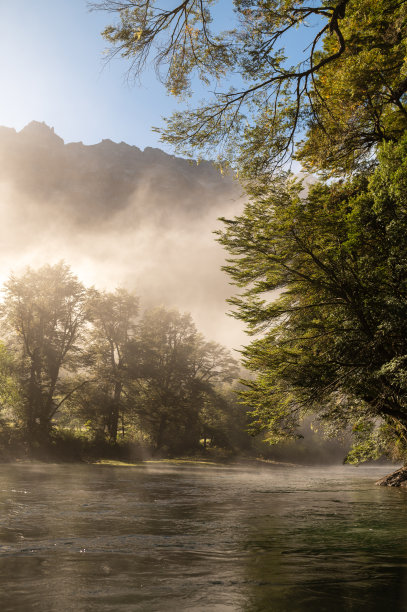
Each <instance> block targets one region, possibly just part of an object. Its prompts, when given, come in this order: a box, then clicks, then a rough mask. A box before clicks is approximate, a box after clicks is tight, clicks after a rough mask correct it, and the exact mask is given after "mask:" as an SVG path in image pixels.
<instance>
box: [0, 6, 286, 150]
mask: <svg viewBox="0 0 407 612" xmlns="http://www.w3.org/2000/svg"><path fill="white" fill-rule="evenodd" d="M231 4H232V1H231V0H220V2H219V3H218V5H217V7H216V13H217V17H218V18H220V20H221V25H222V27H224V28H227V27H229V26H230V25H231V24H229V23H228V20H229V19H230V15H231V10H230V7H231ZM111 19H112V15H109V14H106V13H104V12H100V11H97V12H89V11H88V8H87V3H86V0H0V23H1V24H2V31H1V36H0V82H1V96H0V125H5V126H8V127H14V128H16V129H17V130H20V129H21V128H23V127H24V126H25V125H26V124H27V123H29V122H30V121H32V120H36V121H45V123H47V124H48V125H50V126H52V127H54V128H55V131H56V133H57V134H59V135H60V136H61V137H62V138H63V139H64V140H65V141H66V142H72V141H80V140H81V141H83V142H84V143H85V144H93V143H96V142H99V141H100V140H102V139H103V138H110V139H112V140H114V141H117V142H120V141H122V140H123V141H125V142H127V143H129V144H134V145H137V146H138V147H140V148H142V149H143V148H144V147H146V146H159V147H160V148H164V149H167V150H168V147H165V146H164V145H163V144H162V143H159V136H158V135H157V134H156V133H154V132H152V131H151V126H153V125H155V126H157V125H161V124H162V119H161V117H162V116H167V115H169V114H171V111H172V110H174V109H175V108H176V107H177V101H176V100H175V99H174V98H172V97H170V96H167V95H166V92H165V89H164V87H163V86H162V85H161V84H160V83H158V82H157V80H156V76H155V73H154V71H152V70H151V71H149V72H146V73H145V74H144V76H143V81H142V85H141V86H137V87H135V86H130V85H129V84H128V83H126V79H125V73H126V68H127V64H126V62H125V61H124V60H121V59H116V60H114V61H112V62H111V63H109V64H107V65H106V62H105V61H104V60H103V50H104V49H105V48H106V43H105V41H104V40H103V39H102V37H101V36H100V32H101V30H102V29H103V28H104V26H105V25H106V24H108V23H110V21H111ZM294 36H296V37H297V39H296V41H295V46H296V47H297V48H298V34H297V33H296V34H295V35H294ZM202 93H203V92H202V91H201V94H202ZM200 97H202V95H201V96H200Z"/></svg>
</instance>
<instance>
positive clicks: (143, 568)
mask: <svg viewBox="0 0 407 612" xmlns="http://www.w3.org/2000/svg"><path fill="white" fill-rule="evenodd" d="M389 471H391V468H390V469H389V467H388V466H384V467H383V466H373V467H372V466H369V467H363V466H362V467H357V468H355V467H350V466H347V467H329V468H305V467H301V468H299V467H277V466H270V467H267V468H264V469H262V468H260V469H259V468H257V467H241V466H216V465H205V464H180V465H178V464H171V463H155V464H153V463H145V464H141V465H140V466H136V467H127V466H125V467H113V466H109V465H78V464H75V465H66V464H65V465H49V464H18V465H11V464H7V465H2V466H0V502H1V515H0V516H1V528H0V533H1V540H0V544H1V545H0V609H1V611H2V612H6V611H20V610H21V611H22V612H23V611H24V612H29V611H31V610H38V611H41V612H48V611H55V612H57V611H58V612H66V611H69V610H75V611H76V612H82V611H83V612H85V611H86V612H88V611H98V612H99V611H100V612H102V611H109V612H110V611H116V610H120V611H122V610H123V611H133V610H142V611H150V610H151V611H172V610H174V611H175V610H188V611H197V610H208V611H210V612H223V611H228V610H244V611H260V610H264V611H272V612H280V611H284V612H285V611H289V612H296V611H301V612H302V611H305V610H306V611H310V612H311V611H313V612H314V611H318V612H320V611H324V610H329V611H330V612H334V611H336V610H338V611H342V610H355V611H358V612H360V611H361V610H366V611H367V610H369V611H370V612H371V611H379V610H380V611H382V610H389V611H396V610H407V491H406V490H400V489H390V488H385V487H376V486H375V485H374V482H375V481H376V480H377V479H378V478H379V477H381V476H383V475H384V474H386V473H387V472H389Z"/></svg>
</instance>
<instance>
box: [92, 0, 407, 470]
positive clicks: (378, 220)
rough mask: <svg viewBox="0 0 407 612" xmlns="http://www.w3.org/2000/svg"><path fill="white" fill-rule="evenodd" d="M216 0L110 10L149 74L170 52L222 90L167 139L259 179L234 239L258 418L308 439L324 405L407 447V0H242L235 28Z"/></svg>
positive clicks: (402, 450)
mask: <svg viewBox="0 0 407 612" xmlns="http://www.w3.org/2000/svg"><path fill="white" fill-rule="evenodd" d="M213 4H215V3H212V2H195V1H194V0H187V1H186V2H181V3H180V2H179V3H175V4H174V5H173V6H172V7H167V8H165V9H164V8H162V7H160V6H158V5H157V4H156V3H155V2H152V3H151V2H146V1H144V0H129V1H126V0H123V1H120V2H116V1H111V0H104V1H100V2H97V3H95V8H98V9H101V10H105V11H108V12H109V14H110V16H111V23H110V25H109V26H108V27H106V28H105V30H104V32H103V36H104V37H105V39H106V40H107V41H108V43H109V45H110V52H111V55H112V56H117V55H121V56H122V58H124V60H126V61H127V62H128V64H127V66H128V70H129V73H130V74H131V75H132V77H133V78H138V77H140V76H141V75H142V72H143V70H144V68H145V66H146V65H147V64H148V61H154V62H155V64H156V67H157V72H158V74H159V76H160V78H161V80H162V82H163V84H164V85H165V86H166V88H167V91H168V92H169V93H171V94H173V95H175V96H178V97H182V96H188V95H191V94H193V93H194V91H195V90H196V87H195V83H196V80H195V79H196V78H199V79H201V81H202V82H203V83H204V84H205V86H206V88H207V96H206V97H205V99H201V100H199V101H198V100H195V99H193V101H192V103H191V104H190V105H189V106H188V108H187V109H186V110H180V111H177V112H175V113H173V115H171V116H170V117H168V118H167V119H166V126H165V127H164V128H161V129H160V131H161V135H162V138H163V140H164V141H165V142H167V143H171V144H172V145H173V146H174V147H175V148H176V150H178V151H182V152H183V153H184V154H186V155H189V156H191V157H192V156H197V155H212V156H215V157H216V158H217V160H218V164H219V165H220V166H221V167H222V168H224V167H232V168H233V169H234V170H235V172H236V174H237V175H238V176H239V178H240V180H241V181H242V184H243V185H244V187H245V190H246V193H247V195H248V198H249V202H248V204H247V206H246V208H245V210H244V212H243V214H242V215H238V216H235V217H234V218H225V219H224V221H225V228H224V230H223V231H221V232H220V233H219V239H220V241H221V243H222V244H223V245H224V246H225V247H226V249H227V250H228V251H229V253H230V259H229V262H228V265H227V266H225V268H224V269H225V270H226V272H227V273H228V274H229V275H230V277H231V278H232V280H233V282H234V283H235V284H236V285H237V287H238V288H239V291H240V293H238V294H237V296H236V297H235V298H232V300H231V303H232V304H233V306H234V309H235V310H234V312H235V316H236V318H237V319H238V320H241V321H244V322H245V323H246V324H247V327H248V330H249V332H250V333H252V334H253V335H256V337H255V338H254V339H253V341H252V342H251V343H250V344H249V345H248V346H247V347H246V349H245V350H244V364H245V366H246V367H247V368H248V369H250V370H252V372H253V375H254V379H248V380H247V381H246V390H245V391H244V392H243V398H244V400H245V401H246V403H247V405H248V406H249V410H250V413H251V417H252V424H251V427H252V431H253V432H259V431H264V432H267V437H268V439H269V441H270V442H271V443H275V442H278V441H280V440H282V439H289V438H295V437H296V435H297V432H298V427H299V425H300V423H301V420H302V419H303V418H304V415H306V414H312V415H314V416H315V415H316V416H317V419H318V420H319V423H320V426H321V427H325V428H326V429H327V430H330V431H344V430H346V428H350V429H352V431H353V433H354V435H355V441H356V443H355V446H354V448H353V450H352V451H351V453H350V455H349V457H348V459H349V460H351V461H355V462H357V461H363V460H366V459H368V458H375V457H378V456H379V455H380V454H382V453H383V452H387V453H391V454H393V456H395V457H398V458H402V459H405V457H406V452H407V394H406V389H407V386H406V385H407V374H406V373H407V370H406V362H407V345H406V329H405V326H406V303H407V302H406V287H407V265H406V262H407V243H406V234H407V232H406V227H407V225H406V202H405V198H406V196H405V186H406V176H407V175H406V160H407V152H406V151H407V148H406V147H407V141H406V138H407V106H406V104H407V78H406V61H407V55H406V40H407V4H406V2H405V1H399V0H374V1H372V0H336V1H335V2H326V1H325V0H320V1H318V0H312V1H311V2H303V0H275V1H269V0H259V1H257V0H256V1H253V2H251V1H247V0H234V2H233V3H232V5H231V6H230V15H229V16H230V20H231V21H230V23H231V27H230V29H228V30H222V29H221V24H220V23H219V22H218V19H217V16H216V10H215V9H214V6H213ZM297 43H298V44H297ZM209 84H211V85H213V87H212V88H211V87H208V86H209ZM293 159H295V160H296V161H297V162H298V163H299V164H300V167H301V168H302V169H303V171H305V172H308V173H312V175H313V177H314V185H313V186H312V187H311V188H309V189H304V185H302V184H301V182H299V181H298V179H296V177H295V176H293V174H292V173H291V167H290V165H291V163H292V160H293Z"/></svg>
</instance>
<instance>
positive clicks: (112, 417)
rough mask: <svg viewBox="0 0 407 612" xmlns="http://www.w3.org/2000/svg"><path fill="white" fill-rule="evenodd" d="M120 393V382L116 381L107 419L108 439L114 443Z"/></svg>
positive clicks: (117, 425)
mask: <svg viewBox="0 0 407 612" xmlns="http://www.w3.org/2000/svg"><path fill="white" fill-rule="evenodd" d="M121 394H122V383H121V382H120V381H116V382H115V385H114V392H113V401H112V409H111V413H110V419H109V436H110V441H111V442H114V443H115V444H116V442H117V430H118V428H119V412H120V398H121Z"/></svg>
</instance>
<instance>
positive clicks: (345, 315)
mask: <svg viewBox="0 0 407 612" xmlns="http://www.w3.org/2000/svg"><path fill="white" fill-rule="evenodd" d="M379 160H380V164H379V166H378V167H377V169H376V170H375V172H374V173H373V175H370V174H367V175H365V176H364V175H359V176H358V177H356V178H354V179H353V180H352V181H349V182H342V183H333V184H331V185H326V184H317V185H315V186H314V187H313V188H312V189H311V190H310V192H309V193H308V195H307V196H306V197H301V195H300V190H301V185H300V184H298V183H295V182H292V181H291V182H290V181H288V182H286V183H284V184H283V183H281V184H279V185H275V186H274V187H275V191H274V193H272V194H271V195H270V196H269V197H267V198H264V199H262V200H260V201H259V200H255V201H253V202H250V203H249V204H248V205H247V207H246V210H245V212H244V213H243V215H241V216H240V217H237V218H236V219H235V220H231V221H226V229H225V231H224V232H223V234H221V236H220V241H221V242H222V243H223V244H224V245H225V246H226V247H227V248H228V249H229V251H230V253H231V254H232V258H231V259H230V263H229V265H228V266H227V267H226V270H227V271H228V273H229V274H230V275H231V276H232V278H233V279H234V282H235V283H236V284H237V285H238V286H240V287H242V288H244V291H243V293H242V295H241V296H239V297H236V298H234V299H233V300H231V301H232V303H233V304H234V306H235V308H236V316H237V317H238V318H240V319H243V320H244V321H246V322H247V323H248V325H249V328H250V330H251V332H252V333H256V332H262V337H260V338H258V339H256V340H254V341H253V342H252V343H251V345H250V346H248V347H247V348H246V349H245V351H244V357H245V365H246V366H247V367H248V368H250V369H252V370H254V371H257V372H258V373H259V374H258V377H257V379H256V380H253V381H247V382H246V385H247V390H246V391H245V392H244V398H245V401H246V402H247V403H248V404H249V405H250V407H251V416H252V431H253V432H254V433H256V432H259V431H261V430H264V429H266V430H268V432H269V440H270V441H271V442H277V441H279V440H281V439H284V438H287V437H292V436H295V435H296V430H297V426H298V423H299V420H300V419H301V417H302V416H303V415H304V413H306V412H311V413H313V414H314V413H316V414H318V415H319V417H320V418H321V420H322V421H324V422H326V423H327V424H328V426H329V427H331V428H332V429H333V430H334V432H336V431H338V429H339V430H340V429H343V428H344V427H346V426H351V427H352V428H353V431H354V433H355V435H356V438H357V442H358V444H357V445H356V448H355V449H354V450H353V451H352V453H351V454H350V456H349V459H350V460H353V461H356V460H358V459H366V458H367V457H368V456H377V455H378V454H380V453H381V452H383V451H384V450H385V449H387V450H388V449H389V447H392V448H393V449H394V448H395V447H398V449H399V450H400V451H401V452H404V451H403V449H405V448H406V447H407V369H406V367H407V344H406V338H407V327H406V322H407V301H406V297H407V266H406V264H407V241H406V236H407V234H406V226H407V216H406V215H407V200H406V185H407V139H406V138H404V139H402V141H401V142H400V143H399V144H398V145H396V144H393V143H389V144H387V145H383V146H382V148H381V151H380V154H379ZM276 292H277V293H276Z"/></svg>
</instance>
